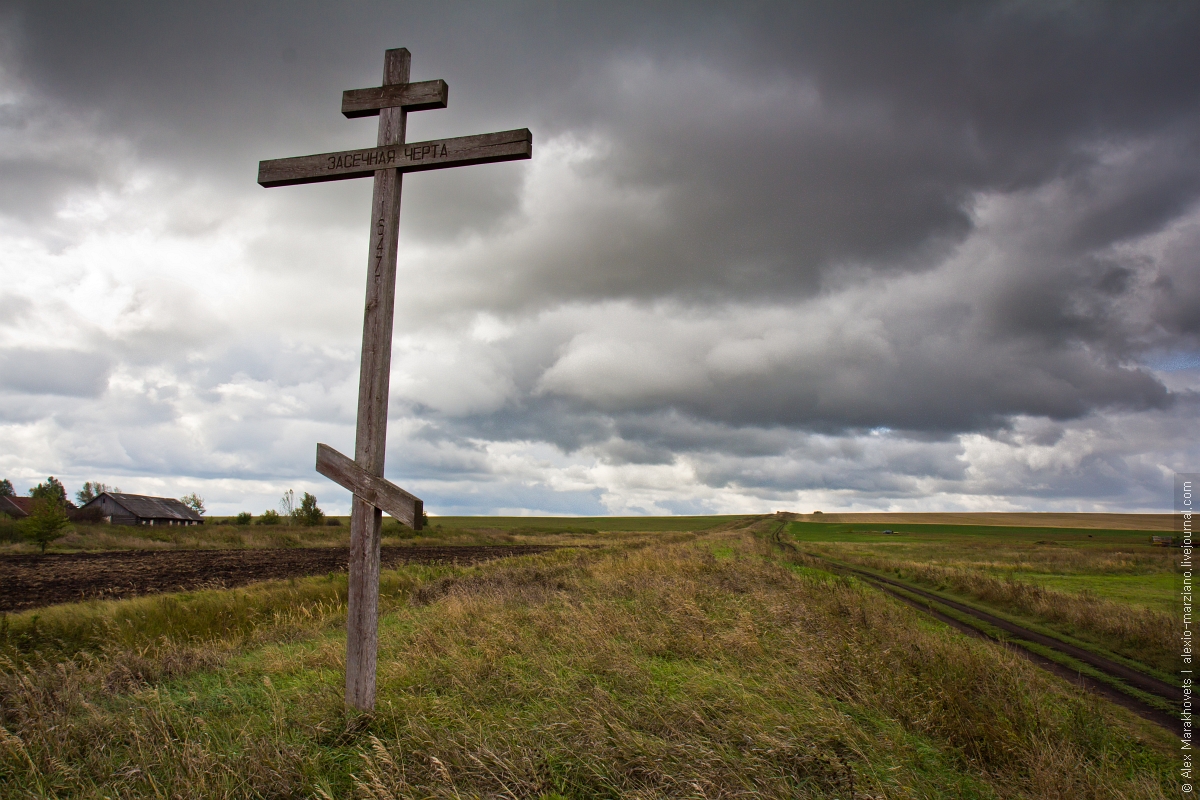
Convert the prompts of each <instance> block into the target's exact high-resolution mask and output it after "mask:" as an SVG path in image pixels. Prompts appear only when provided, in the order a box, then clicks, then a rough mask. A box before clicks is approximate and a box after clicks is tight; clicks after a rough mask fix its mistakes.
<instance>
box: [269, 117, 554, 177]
mask: <svg viewBox="0 0 1200 800" xmlns="http://www.w3.org/2000/svg"><path fill="white" fill-rule="evenodd" d="M385 111H391V112H397V111H401V110H400V109H396V108H393V109H385ZM401 113H403V112H402V111H401ZM532 157H533V134H532V133H530V131H529V129H528V128H519V129H517V130H512V131H500V132H498V133H481V134H478V135H476V136H455V137H453V138H450V139H433V140H430V141H428V142H416V143H414V144H403V143H388V144H385V145H380V146H378V147H366V148H362V149H359V150H343V151H341V152H338V153H318V154H316V155H311V156H296V157H295V158H276V159H271V160H269V161H260V162H259V163H258V183H259V185H260V186H266V187H272V186H295V185H297V184H302V183H324V182H325V181H344V180H349V179H351V178H366V177H369V176H371V175H374V174H375V173H376V171H378V170H381V169H396V170H398V171H400V172H424V171H427V170H432V169H447V168H449V167H465V166H469V165H471V164H491V163H495V162H498V161H520V160H522V159H527V158H532Z"/></svg>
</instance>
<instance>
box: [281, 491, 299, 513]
mask: <svg viewBox="0 0 1200 800" xmlns="http://www.w3.org/2000/svg"><path fill="white" fill-rule="evenodd" d="M279 513H280V514H281V515H283V516H285V517H289V518H292V519H295V517H296V493H295V492H293V491H292V490H291V489H288V490H287V491H286V492H284V493H283V497H281V498H279Z"/></svg>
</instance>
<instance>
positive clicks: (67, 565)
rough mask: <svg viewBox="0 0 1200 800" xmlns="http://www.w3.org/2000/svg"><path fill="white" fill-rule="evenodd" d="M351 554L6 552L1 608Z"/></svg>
mask: <svg viewBox="0 0 1200 800" xmlns="http://www.w3.org/2000/svg"><path fill="white" fill-rule="evenodd" d="M552 549H554V548H552V547H547V546H544V545H480V546H473V547H468V546H461V547H384V548H382V549H381V554H382V555H381V561H382V565H383V567H384V568H388V567H395V566H398V565H400V564H474V563H477V562H480V561H488V560H491V559H493V558H503V557H505V556H515V555H526V554H529V553H542V552H545V551H547V550H552ZM349 558H350V549H349V548H348V547H321V548H304V549H295V550H172V551H166V552H161V551H147V550H133V551H129V550H122V551H114V552H105V553H51V554H48V555H4V556H0V611H22V610H25V609H28V608H39V607H41V606H49V605H54V604H56V603H70V602H75V601H79V600H87V599H91V598H105V599H109V598H120V597H134V596H136V595H141V594H153V593H156V592H178V591H187V590H191V589H210V588H227V587H231V586H243V585H245V584H247V583H253V582H255V581H264V580H271V579H278V578H297V577H302V576H305V575H325V574H328V573H330V572H344V571H345V570H346V565H347V562H348V561H349Z"/></svg>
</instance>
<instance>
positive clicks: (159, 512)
mask: <svg viewBox="0 0 1200 800" xmlns="http://www.w3.org/2000/svg"><path fill="white" fill-rule="evenodd" d="M90 509H99V517H100V518H101V519H103V520H104V521H105V522H108V523H111V524H113V525H203V524H204V518H203V517H201V516H200V515H199V514H198V513H196V511H194V510H193V509H191V508H188V507H187V506H185V505H184V504H183V503H181V502H180V501H178V500H176V499H175V498H173V497H149V496H147V495H144V494H125V493H124V492H102V493H101V494H100V495H98V496H97V497H96V498H95V499H94V500H92V501H91V502H90V503H88V504H86V505H85V506H83V508H81V509H79V511H80V513H81V514H82V513H86V512H88V511H89V510H90ZM92 513H96V512H94V511H93V512H92Z"/></svg>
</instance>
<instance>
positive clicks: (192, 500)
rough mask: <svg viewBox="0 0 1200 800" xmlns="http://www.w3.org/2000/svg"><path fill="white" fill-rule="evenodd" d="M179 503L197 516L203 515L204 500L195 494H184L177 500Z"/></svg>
mask: <svg viewBox="0 0 1200 800" xmlns="http://www.w3.org/2000/svg"><path fill="white" fill-rule="evenodd" d="M179 502H181V503H183V504H184V505H185V506H187V507H188V508H190V509H191V510H192V511H195V512H196V513H197V514H200V515H201V516H203V515H204V498H203V497H201V496H200V495H198V494H196V493H195V492H192V493H191V494H185V495H184V496H183V497H181V498H179Z"/></svg>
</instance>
